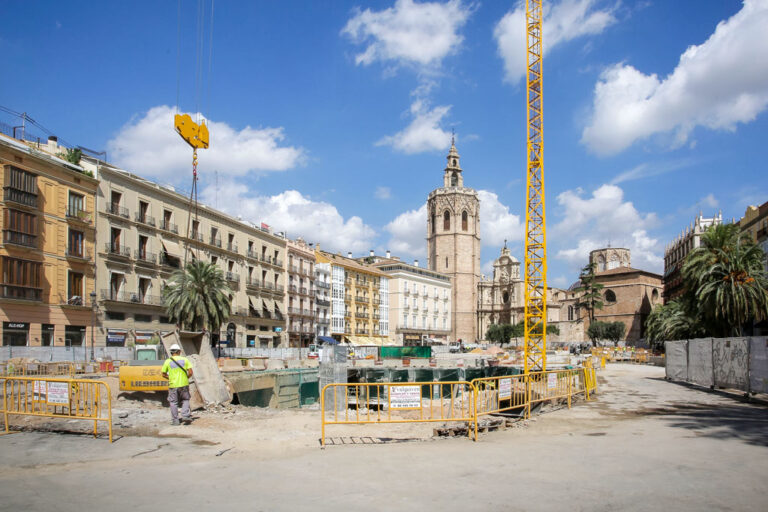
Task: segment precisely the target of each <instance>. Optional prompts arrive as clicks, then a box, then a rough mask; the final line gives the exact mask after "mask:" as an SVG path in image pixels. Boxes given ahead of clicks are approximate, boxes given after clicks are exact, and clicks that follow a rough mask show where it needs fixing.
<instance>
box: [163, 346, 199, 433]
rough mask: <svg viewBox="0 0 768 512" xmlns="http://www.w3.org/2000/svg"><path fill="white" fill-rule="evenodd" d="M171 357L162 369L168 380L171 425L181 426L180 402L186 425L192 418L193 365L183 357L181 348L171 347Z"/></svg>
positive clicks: (164, 376)
mask: <svg viewBox="0 0 768 512" xmlns="http://www.w3.org/2000/svg"><path fill="white" fill-rule="evenodd" d="M170 351H171V357H169V358H168V359H166V360H165V362H164V363H163V368H162V370H161V371H162V375H163V378H164V379H168V403H169V404H170V405H171V425H179V424H180V422H179V400H181V417H182V419H183V420H184V423H189V422H190V421H192V418H191V417H190V414H189V378H190V377H191V376H192V364H191V363H190V362H189V359H187V358H186V357H181V347H180V346H178V345H177V344H176V343H174V344H173V345H171V348H170Z"/></svg>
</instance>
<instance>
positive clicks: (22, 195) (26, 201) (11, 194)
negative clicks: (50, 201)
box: [3, 187, 37, 208]
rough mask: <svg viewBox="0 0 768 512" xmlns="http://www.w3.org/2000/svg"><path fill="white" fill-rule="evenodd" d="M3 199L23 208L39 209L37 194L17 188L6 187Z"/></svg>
mask: <svg viewBox="0 0 768 512" xmlns="http://www.w3.org/2000/svg"><path fill="white" fill-rule="evenodd" d="M3 198H4V199H5V200H6V201H12V202H14V203H18V204H20V205H23V206H29V207H31V208H37V194H33V193H31V192H25V191H23V190H19V189H16V188H11V187H5V193H4V194H3Z"/></svg>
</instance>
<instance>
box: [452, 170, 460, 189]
mask: <svg viewBox="0 0 768 512" xmlns="http://www.w3.org/2000/svg"><path fill="white" fill-rule="evenodd" d="M458 185H459V178H458V177H457V176H456V173H455V172H453V173H451V186H452V187H456V186H458Z"/></svg>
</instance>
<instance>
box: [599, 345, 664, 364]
mask: <svg viewBox="0 0 768 512" xmlns="http://www.w3.org/2000/svg"><path fill="white" fill-rule="evenodd" d="M592 355H593V356H596V357H604V358H605V359H606V360H607V361H609V362H611V363H616V362H625V363H641V364H644V363H647V362H648V361H649V357H650V356H651V355H652V354H651V353H650V352H649V351H648V350H647V349H644V348H639V349H636V350H626V349H622V348H618V347H616V348H607V347H602V348H593V349H592Z"/></svg>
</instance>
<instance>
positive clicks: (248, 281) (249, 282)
mask: <svg viewBox="0 0 768 512" xmlns="http://www.w3.org/2000/svg"><path fill="white" fill-rule="evenodd" d="M245 286H248V287H250V288H261V281H259V280H258V279H255V278H253V277H246V278H245Z"/></svg>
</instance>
